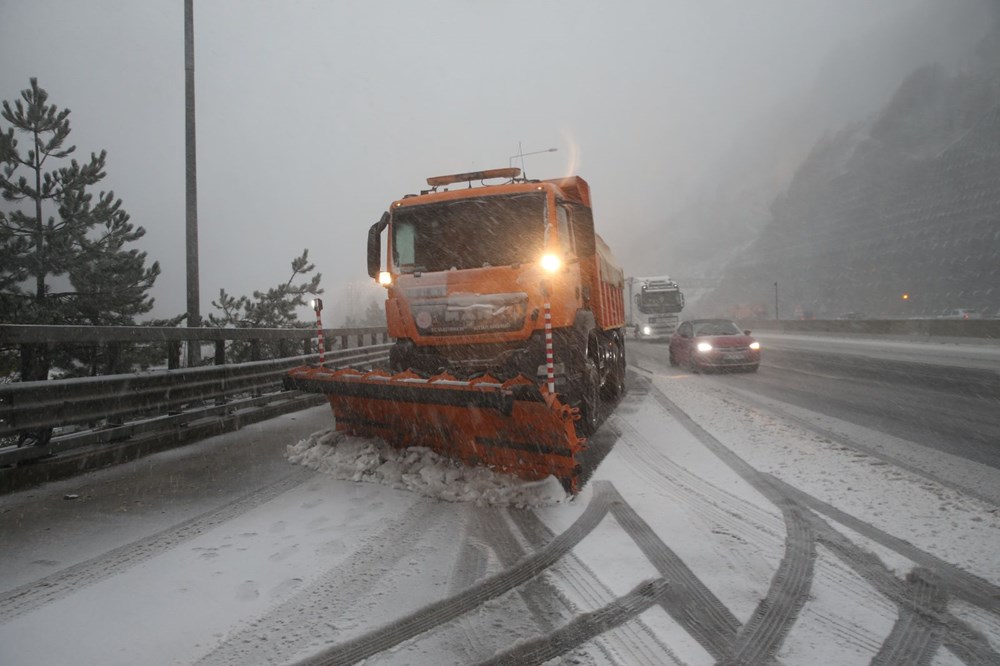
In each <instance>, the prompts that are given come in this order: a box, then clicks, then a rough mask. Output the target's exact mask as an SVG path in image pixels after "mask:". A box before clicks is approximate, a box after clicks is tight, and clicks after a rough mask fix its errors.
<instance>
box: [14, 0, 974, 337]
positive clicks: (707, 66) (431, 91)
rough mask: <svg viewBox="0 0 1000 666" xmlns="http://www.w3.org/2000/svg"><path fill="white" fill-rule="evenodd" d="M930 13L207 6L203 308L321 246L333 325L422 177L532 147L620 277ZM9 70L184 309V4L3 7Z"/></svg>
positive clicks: (54, 2) (939, 28) (878, 7)
mask: <svg viewBox="0 0 1000 666" xmlns="http://www.w3.org/2000/svg"><path fill="white" fill-rule="evenodd" d="M942 4H943V3H942ZM980 4H981V3H980V2H977V1H975V0H955V1H954V2H949V3H947V5H949V6H950V7H953V8H955V10H956V11H958V10H960V9H966V10H967V9H968V8H969V7H972V6H978V5H980ZM934 11H937V12H941V11H942V10H941V6H940V4H936V3H935V1H934V0H891V1H890V0H880V1H878V2H873V1H872V0H826V1H820V0H757V1H754V2H738V1H736V0H733V1H731V2H723V1H712V0H689V1H684V2H681V1H673V2H668V1H665V0H659V1H657V0H652V1H650V2H628V1H626V2H618V3H610V2H570V1H565V2H544V1H537V0H535V1H530V2H529V1H521V0H513V1H508V2H503V3H483V2H471V1H458V0H423V1H421V2H357V3H347V2H332V1H320V0H312V1H305V0H285V1H283V2H266V1H264V0H201V1H199V0H195V59H196V77H197V95H196V97H197V114H198V116H197V123H198V127H197V130H198V179H199V182H198V198H199V233H200V254H201V264H200V265H201V268H200V270H201V297H202V315H203V316H206V315H207V314H209V313H210V312H211V311H212V309H211V305H210V302H211V301H212V300H213V299H215V298H216V297H217V295H218V291H219V288H220V287H224V288H226V290H227V291H228V292H229V293H231V294H237V295H239V294H249V293H250V292H251V291H253V290H254V289H266V288H268V287H270V286H274V285H276V284H277V283H279V282H283V281H284V280H286V279H287V277H288V274H289V264H290V262H291V260H292V259H293V258H294V257H295V256H297V255H298V254H299V253H300V252H301V251H302V249H303V248H305V247H308V248H309V249H310V259H312V260H313V261H314V262H315V263H316V265H317V268H318V270H319V271H320V272H322V273H323V286H324V287H325V288H326V289H327V294H328V297H329V299H330V300H328V302H327V306H328V308H327V309H328V311H327V312H324V317H326V318H328V321H330V323H335V322H337V321H339V320H340V319H341V318H342V310H341V312H340V313H338V312H337V310H336V308H337V306H338V302H339V301H341V300H342V299H340V298H339V295H340V294H341V288H342V285H345V284H347V283H348V282H354V283H357V284H364V283H366V281H367V276H366V274H365V258H364V243H365V235H366V232H367V229H368V226H369V225H370V224H371V223H372V222H374V221H376V220H377V219H378V217H379V215H380V214H381V212H382V211H383V210H384V209H385V207H386V206H387V204H388V202H389V201H391V200H392V199H394V198H397V197H399V196H401V195H402V194H404V193H408V192H415V191H417V190H419V189H420V187H421V186H423V185H424V179H425V178H426V177H427V176H431V175H437V174H444V173H452V172H456V171H466V170H472V169H480V168H492V167H498V166H507V164H508V158H509V157H510V156H511V155H513V154H515V153H516V152H517V148H518V142H519V141H520V142H522V144H523V148H524V151H525V152H531V151H536V150H543V149H546V148H549V147H557V148H558V152H556V153H551V154H543V155H535V156H530V157H528V158H526V160H525V163H526V167H527V173H528V175H529V176H531V177H535V178H552V177H557V176H561V175H565V174H569V173H574V174H578V175H581V176H583V177H584V178H586V179H587V180H588V181H589V182H590V183H591V187H592V190H593V197H594V206H595V215H596V219H597V223H598V229H599V231H600V232H601V233H602V235H603V236H604V237H605V238H606V239H607V240H608V242H609V244H610V245H611V246H612V248H613V249H614V250H615V251H616V253H617V254H618V258H619V260H620V261H621V262H622V263H623V265H624V267H625V270H626V273H630V272H632V271H631V270H630V266H629V263H630V257H629V256H628V250H627V249H626V248H632V247H636V246H637V244H641V242H639V241H637V239H641V238H642V234H643V232H649V231H650V230H655V229H657V225H661V224H662V223H663V221H664V219H665V218H666V216H667V213H669V212H670V211H672V210H676V209H679V208H682V207H684V206H685V205H686V203H687V201H688V199H689V198H690V197H691V196H692V194H693V193H694V192H695V190H696V189H697V188H698V187H703V184H704V182H705V180H706V179H708V180H711V178H712V169H714V168H716V167H717V166H718V164H719V160H720V159H721V158H722V156H723V155H726V154H727V153H728V152H729V151H730V150H731V149H732V147H733V145H734V144H736V143H739V142H740V141H741V140H742V139H745V138H746V134H747V132H748V131H750V132H752V131H753V129H752V126H748V123H749V122H751V121H752V120H759V119H761V118H767V117H770V116H773V114H774V112H775V109H776V108H780V106H781V105H784V104H787V103H788V102H789V101H790V100H795V99H797V98H798V97H800V96H804V95H806V94H817V91H816V90H815V82H816V80H817V75H818V73H819V72H820V71H821V69H822V68H823V67H825V66H827V65H828V62H829V58H830V57H831V54H833V53H835V52H837V50H838V49H841V52H842V50H843V49H844V48H845V45H847V46H848V48H849V46H850V44H851V43H852V42H855V41H856V40H858V39H859V38H861V37H862V36H867V37H868V39H869V42H870V41H871V39H872V35H875V36H876V37H875V40H876V43H877V35H878V34H879V31H881V30H889V29H891V27H892V26H893V25H896V24H898V22H899V21H900V20H901V17H909V19H908V20H911V19H912V17H914V16H917V17H921V16H931V15H932V13H933V12H934ZM925 28H926V29H925V30H924V32H922V33H921V34H919V35H915V39H917V38H919V39H920V40H921V44H925V45H926V47H927V48H928V49H932V50H933V49H934V48H936V44H938V43H940V44H946V43H948V42H949V40H951V41H954V40H956V39H964V38H965V37H966V35H964V34H963V35H955V34H954V31H955V30H956V27H955V26H954V25H952V24H950V23H949V22H947V21H937V20H927V21H925ZM893 57H895V56H893ZM0 62H3V67H2V70H0V98H2V99H6V100H12V99H14V98H15V97H17V96H18V95H19V93H20V91H21V90H22V89H24V88H26V87H27V86H28V79H29V77H31V76H37V77H38V78H39V82H40V84H41V85H42V86H43V87H44V88H46V89H47V90H48V92H49V94H50V100H51V101H52V102H54V103H55V104H57V105H59V106H60V107H68V108H70V109H71V110H72V115H71V116H70V120H71V122H72V128H73V133H72V135H71V137H70V139H71V142H72V143H74V144H75V145H76V146H77V150H78V155H83V156H85V155H89V153H90V152H91V151H100V150H101V149H107V150H108V153H109V160H108V178H107V179H106V180H105V183H104V184H105V188H111V189H114V190H115V193H116V195H118V196H120V197H121V198H122V199H123V200H124V203H125V207H126V208H127V210H128V211H129V212H130V213H131V215H132V220H133V222H135V223H136V224H139V225H142V226H143V227H145V228H146V230H147V236H146V238H145V239H144V240H143V241H142V242H141V247H142V248H143V249H145V250H147V251H148V252H149V255H150V259H151V260H153V259H155V260H159V261H160V263H161V266H162V269H163V273H162V275H161V277H160V278H159V280H158V282H157V285H156V287H155V288H154V291H153V294H154V296H155V297H156V309H155V311H154V312H153V315H154V316H160V317H166V316H171V315H174V314H179V313H181V312H183V311H184V310H185V291H184V279H185V265H184V140H183V139H184V135H183V132H184V62H183V1H182V0H142V1H141V2H134V1H129V0H0ZM918 64H920V63H919V62H915V63H913V65H914V66H916V65H918ZM894 71H895V70H894ZM898 82H899V81H886V82H885V91H886V92H885V94H886V96H888V94H890V93H891V91H892V89H894V88H895V86H896V85H897V84H898ZM870 88H871V86H870V85H869V86H868V88H866V90H867V92H866V93H865V94H866V95H869V96H870V95H871V92H870V90H869V89H870ZM872 103H874V101H873V102H872ZM862 106H863V105H862ZM856 111H857V110H856V109H855V110H854V111H852V112H856ZM845 113H847V112H846V111H845ZM835 120H836V119H831V122H833V121H835ZM844 120H846V118H845V119H844ZM0 124H3V125H4V126H6V123H0ZM654 237H662V233H661V231H657V233H656V235H655V236H654ZM376 293H377V292H376ZM331 308H333V309H331Z"/></svg>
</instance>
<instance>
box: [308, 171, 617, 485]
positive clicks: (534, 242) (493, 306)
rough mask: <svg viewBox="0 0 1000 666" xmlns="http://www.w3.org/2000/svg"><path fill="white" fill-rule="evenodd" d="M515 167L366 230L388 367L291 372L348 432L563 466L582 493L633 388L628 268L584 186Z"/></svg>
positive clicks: (557, 470) (504, 463) (469, 459)
mask: <svg viewBox="0 0 1000 666" xmlns="http://www.w3.org/2000/svg"><path fill="white" fill-rule="evenodd" d="M520 173H521V171H520V169H517V168H509V169H493V170H489V171H479V172H473V173H462V174H454V175H449V176H439V177H435V178H428V179H427V183H428V185H429V186H430V189H428V190H424V191H422V192H421V193H420V194H418V195H412V194H411V195H406V196H404V197H403V198H402V199H399V200H397V201H394V202H393V203H392V205H391V206H390V208H389V211H387V212H386V213H385V214H383V215H382V218H381V219H380V220H379V221H378V222H377V223H376V224H374V225H373V226H372V227H371V229H370V230H369V234H368V274H369V275H370V276H371V277H372V278H374V279H376V280H378V282H379V283H381V284H382V285H383V286H384V287H386V290H387V298H386V301H385V308H386V321H387V325H388V331H389V336H390V337H392V338H394V339H395V344H394V345H393V347H392V348H391V351H390V355H389V368H388V369H385V370H375V371H373V372H359V371H356V370H329V369H326V368H322V367H317V366H307V367H302V368H297V369H295V370H293V371H291V373H290V375H289V383H290V384H291V385H292V386H294V387H296V388H300V389H304V390H311V391H319V392H322V393H325V394H326V395H327V396H328V398H329V400H330V404H331V406H332V407H333V411H334V415H335V419H336V424H337V428H338V429H339V430H346V431H348V432H351V433H354V434H360V435H365V436H379V437H383V438H385V439H386V440H388V441H390V442H392V443H394V444H396V445H398V446H426V447H429V448H431V449H433V450H435V451H437V452H439V453H442V454H444V455H447V456H451V457H454V458H458V459H461V460H463V461H465V462H466V463H470V464H485V465H488V466H490V467H493V468H496V469H498V470H500V471H504V472H509V473H514V474H517V475H518V476H521V477H523V478H527V479H541V478H544V477H546V476H548V475H549V474H553V475H555V476H556V477H557V478H558V479H560V481H562V483H563V485H564V486H565V487H566V488H567V490H569V491H570V492H575V491H576V490H577V487H578V481H579V478H580V475H581V472H582V470H581V467H580V460H579V454H580V453H581V452H582V451H583V449H584V442H585V439H584V438H585V437H586V436H587V435H589V434H591V433H592V432H594V430H596V429H597V426H598V425H599V421H600V418H601V403H602V400H604V399H610V398H614V397H615V396H617V395H618V394H620V393H621V392H622V391H623V390H624V386H625V337H626V336H625V312H624V301H623V287H624V276H623V273H622V270H621V269H620V268H619V267H618V266H617V264H616V263H615V261H614V258H613V257H612V255H611V251H610V250H609V249H608V246H607V245H606V244H605V243H604V241H603V240H602V239H601V238H600V236H598V235H597V234H596V233H595V231H594V220H593V215H592V212H591V203H590V188H589V186H588V185H587V182H586V181H584V180H583V179H582V178H579V177H568V178H559V179H553V180H543V181H538V180H527V179H524V178H519V176H520ZM493 179H503V182H501V183H498V184H486V182H485V181H488V180H493ZM474 182H478V183H480V184H481V186H479V187H473V183H474ZM456 184H460V186H459V187H455V188H449V186H452V185H456ZM383 236H384V237H385V248H386V252H385V255H384V263H383V254H382V246H383V242H382V239H383Z"/></svg>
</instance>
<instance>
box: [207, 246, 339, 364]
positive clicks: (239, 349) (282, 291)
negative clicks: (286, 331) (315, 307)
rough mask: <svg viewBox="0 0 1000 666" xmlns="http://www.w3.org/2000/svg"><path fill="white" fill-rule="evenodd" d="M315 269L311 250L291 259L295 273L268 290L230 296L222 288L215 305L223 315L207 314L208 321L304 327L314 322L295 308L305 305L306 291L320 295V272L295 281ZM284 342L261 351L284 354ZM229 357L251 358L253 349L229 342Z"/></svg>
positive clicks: (223, 325) (227, 324)
mask: <svg viewBox="0 0 1000 666" xmlns="http://www.w3.org/2000/svg"><path fill="white" fill-rule="evenodd" d="M314 270H316V266H315V265H314V264H311V263H309V250H308V249H305V250H303V251H302V255H301V256H299V257H296V258H295V259H293V260H292V274H291V276H290V277H289V278H288V281H287V282H285V283H284V284H279V285H278V286H277V287H272V288H271V289H268V290H267V291H255V292H253V297H252V298H251V297H247V296H240V297H236V296H231V295H229V294H228V293H227V292H226V290H225V289H220V290H219V300H218V301H212V305H213V306H214V307H215V308H216V309H217V310H219V311H221V315H219V316H215V315H212V314H210V315H208V323H209V324H210V325H211V326H218V327H219V328H303V327H306V326H311V325H312V323H311V322H300V321H299V317H298V314H296V312H295V310H296V308H300V307H303V306H305V305H306V298H305V297H306V294H311V295H319V294H322V293H323V290H322V289H321V288H320V286H319V282H320V278H321V274H320V273H317V274H315V275H313V276H312V277H311V278H309V280H308V281H307V282H302V283H300V284H298V285H295V284H293V282H295V279H296V278H297V277H298V276H300V275H301V276H303V277H304V276H307V275H308V274H309V273H312V272H313V271H314ZM281 347H282V345H280V344H278V345H271V346H266V349H265V350H264V351H263V352H262V353H263V354H264V355H268V356H284V355H285V351H286V350H284V349H282V348H281ZM228 356H229V358H231V359H233V360H234V361H235V362H240V361H246V360H250V356H251V352H250V349H249V346H248V345H247V344H245V343H239V342H234V343H233V344H231V345H230V348H229V353H228Z"/></svg>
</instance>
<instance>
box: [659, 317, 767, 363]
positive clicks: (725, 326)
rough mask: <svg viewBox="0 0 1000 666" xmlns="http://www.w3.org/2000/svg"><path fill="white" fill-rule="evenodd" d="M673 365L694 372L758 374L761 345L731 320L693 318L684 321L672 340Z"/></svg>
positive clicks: (671, 354)
mask: <svg viewBox="0 0 1000 666" xmlns="http://www.w3.org/2000/svg"><path fill="white" fill-rule="evenodd" d="M670 365H672V366H682V367H685V368H688V369H690V370H692V371H702V370H713V369H731V370H745V371H747V372H757V368H758V367H759V366H760V343H759V342H757V340H755V339H754V338H753V337H751V336H750V331H741V330H740V327H739V326H737V325H736V323H735V322H733V321H730V320H728V319H692V320H690V321H685V322H682V323H681V325H680V326H678V327H677V332H676V333H674V335H673V336H672V337H671V338H670Z"/></svg>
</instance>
